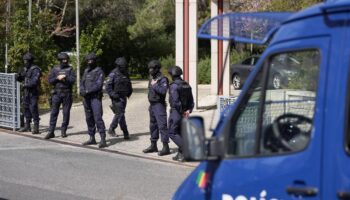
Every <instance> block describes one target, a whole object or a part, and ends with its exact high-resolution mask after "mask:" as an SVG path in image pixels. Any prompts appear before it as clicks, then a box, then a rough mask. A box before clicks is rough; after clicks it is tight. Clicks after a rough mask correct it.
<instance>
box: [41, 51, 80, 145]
mask: <svg viewBox="0 0 350 200" xmlns="http://www.w3.org/2000/svg"><path fill="white" fill-rule="evenodd" d="M57 59H58V61H59V62H60V64H59V65H58V66H55V67H54V68H53V69H52V70H51V71H50V74H49V83H50V84H51V85H53V87H54V88H53V93H52V94H51V95H52V96H51V116H50V126H49V131H48V134H47V135H46V136H45V139H50V138H53V137H55V128H56V123H57V116H58V113H59V110H60V106H61V104H62V105H63V121H62V125H61V136H62V137H63V138H64V137H67V133H66V132H67V127H68V124H69V118H70V109H71V107H72V101H73V99H72V87H73V84H74V83H75V81H76V74H75V71H74V70H73V68H72V66H71V65H69V63H68V62H69V56H68V54H66V53H59V54H58V55H57Z"/></svg>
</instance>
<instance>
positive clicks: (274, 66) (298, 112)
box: [260, 50, 320, 154]
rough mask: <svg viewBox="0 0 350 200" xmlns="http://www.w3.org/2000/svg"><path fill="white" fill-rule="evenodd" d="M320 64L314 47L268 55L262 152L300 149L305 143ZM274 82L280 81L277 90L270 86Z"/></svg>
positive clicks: (312, 110)
mask: <svg viewBox="0 0 350 200" xmlns="http://www.w3.org/2000/svg"><path fill="white" fill-rule="evenodd" d="M319 64H320V57H319V52H318V51H316V50H308V51H301V52H289V53H283V54H278V55H275V56H273V57H272V58H271V60H270V68H269V72H268V76H267V89H266V91H265V98H264V99H265V103H264V108H263V111H264V112H263V115H262V132H261V136H262V137H261V139H262V141H260V142H261V153H262V154H270V153H278V152H288V151H300V150H303V149H304V148H306V146H307V145H308V143H309V140H310V136H311V130H312V123H313V117H314V109H315V103H316V90H317V82H318V75H319ZM276 82H278V83H276ZM273 84H279V85H280V87H279V88H280V89H271V88H274V87H273Z"/></svg>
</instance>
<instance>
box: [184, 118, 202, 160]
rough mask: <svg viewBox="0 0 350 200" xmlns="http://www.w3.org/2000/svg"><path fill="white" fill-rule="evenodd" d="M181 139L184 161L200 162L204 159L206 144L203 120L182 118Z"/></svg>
mask: <svg viewBox="0 0 350 200" xmlns="http://www.w3.org/2000/svg"><path fill="white" fill-rule="evenodd" d="M181 134H182V137H183V142H184V143H183V148H182V150H183V155H184V157H185V160H186V161H200V160H204V159H206V151H207V149H206V144H205V133H204V120H203V118H202V117H198V116H194V117H189V118H184V119H183V120H182V123H181Z"/></svg>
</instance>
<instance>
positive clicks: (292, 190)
mask: <svg viewBox="0 0 350 200" xmlns="http://www.w3.org/2000/svg"><path fill="white" fill-rule="evenodd" d="M286 191H287V193H288V194H293V195H296V196H306V197H310V196H316V195H317V193H318V189H317V188H314V187H292V186H288V187H287V189H286Z"/></svg>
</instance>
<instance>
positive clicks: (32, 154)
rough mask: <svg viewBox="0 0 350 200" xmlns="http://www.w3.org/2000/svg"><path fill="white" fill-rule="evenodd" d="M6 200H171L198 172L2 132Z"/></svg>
mask: <svg viewBox="0 0 350 200" xmlns="http://www.w3.org/2000/svg"><path fill="white" fill-rule="evenodd" d="M0 163H1V165H0V199H1V200H6V199H11V200H15V199H19V200H20V199H25V200H37V199H55V200H61V199H62V200H73V199H74V200H75V199H77V200H85V199H86V200H92V199H111V200H136V199H139V200H146V199H152V200H158V199H159V200H163V199H170V198H171V197H172V195H173V194H174V193H175V191H176V189H177V188H178V186H179V185H180V184H181V182H182V181H183V180H184V179H185V177H186V176H188V174H189V173H190V172H191V171H192V170H193V168H192V167H186V166H180V165H174V164H171V163H165V162H157V161H151V160H147V159H140V158H135V157H130V156H123V155H118V154H111V153H106V152H102V151H94V150H91V149H85V148H80V147H79V148H77V147H74V146H67V145H62V144H57V143H54V142H47V141H43V140H37V139H31V138H25V137H21V136H16V135H12V134H6V133H3V132H1V131H0Z"/></svg>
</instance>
